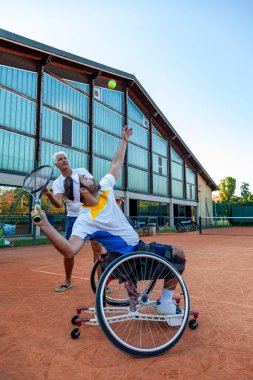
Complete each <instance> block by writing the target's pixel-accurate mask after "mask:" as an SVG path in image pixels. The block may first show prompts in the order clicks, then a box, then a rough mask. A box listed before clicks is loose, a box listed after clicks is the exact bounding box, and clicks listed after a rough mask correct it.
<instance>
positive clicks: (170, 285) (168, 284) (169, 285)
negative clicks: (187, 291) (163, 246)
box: [164, 246, 185, 290]
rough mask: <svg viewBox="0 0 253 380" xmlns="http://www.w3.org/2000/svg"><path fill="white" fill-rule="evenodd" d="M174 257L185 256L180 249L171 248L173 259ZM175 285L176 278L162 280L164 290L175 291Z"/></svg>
mask: <svg viewBox="0 0 253 380" xmlns="http://www.w3.org/2000/svg"><path fill="white" fill-rule="evenodd" d="M176 255H177V256H180V257H183V258H185V254H184V251H183V250H182V248H180V247H174V246H173V257H174V256H176ZM177 283H178V281H177V278H176V277H175V278H173V279H171V280H166V279H164V289H167V290H175V288H176V286H177Z"/></svg>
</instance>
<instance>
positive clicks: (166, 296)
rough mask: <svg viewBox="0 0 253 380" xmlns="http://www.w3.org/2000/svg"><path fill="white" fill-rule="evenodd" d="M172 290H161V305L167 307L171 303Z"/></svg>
mask: <svg viewBox="0 0 253 380" xmlns="http://www.w3.org/2000/svg"><path fill="white" fill-rule="evenodd" d="M173 293H174V290H168V289H163V291H162V296H161V298H160V300H159V301H160V303H161V305H168V304H169V303H172V302H173V299H172V296H173Z"/></svg>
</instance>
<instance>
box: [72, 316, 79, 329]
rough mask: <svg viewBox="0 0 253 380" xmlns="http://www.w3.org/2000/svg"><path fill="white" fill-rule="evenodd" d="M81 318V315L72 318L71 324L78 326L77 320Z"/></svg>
mask: <svg viewBox="0 0 253 380" xmlns="http://www.w3.org/2000/svg"><path fill="white" fill-rule="evenodd" d="M78 318H80V316H79V315H74V316H73V317H72V318H71V323H72V325H74V326H76V320H77V319H78Z"/></svg>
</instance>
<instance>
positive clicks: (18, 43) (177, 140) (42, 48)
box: [0, 28, 218, 191]
mask: <svg viewBox="0 0 253 380" xmlns="http://www.w3.org/2000/svg"><path fill="white" fill-rule="evenodd" d="M0 43H1V45H2V46H4V43H5V44H7V47H8V48H9V49H10V50H14V51H15V50H17V49H19V51H20V52H22V53H23V54H24V55H25V54H26V53H27V54H32V55H33V56H34V57H33V58H34V59H37V60H38V61H40V60H43V59H45V56H51V57H52V58H53V59H58V60H59V59H60V60H61V61H63V62H65V63H72V64H76V65H78V66H81V67H83V68H85V69H86V70H88V72H89V74H93V73H96V72H100V75H103V76H108V77H109V78H114V79H116V80H117V79H118V80H121V81H123V82H126V83H127V84H128V85H129V86H130V88H131V91H132V92H133V93H134V94H135V95H136V96H137V97H138V98H139V99H140V100H141V101H142V103H143V104H144V106H145V107H146V108H147V110H148V111H149V113H150V114H152V116H153V117H154V119H155V120H156V121H157V124H158V125H159V126H160V127H161V128H162V130H163V131H164V133H165V134H166V135H167V136H168V137H170V138H172V140H173V144H174V145H175V146H176V147H177V148H178V149H179V150H180V151H181V152H182V153H183V155H184V157H186V158H187V161H188V162H189V163H190V164H191V165H192V166H193V167H194V169H195V170H196V171H197V172H198V173H199V174H200V175H201V177H202V178H203V179H204V180H205V181H206V183H207V184H208V185H209V186H210V187H211V189H212V190H213V191H214V190H218V186H217V185H216V183H215V182H214V180H213V179H212V178H211V177H210V176H209V174H208V173H207V172H206V170H205V169H204V168H203V166H202V165H201V164H200V162H199V161H198V160H197V158H196V157H195V156H194V154H193V153H192V152H191V150H190V149H189V148H188V146H187V145H186V144H185V142H184V141H183V140H182V139H181V137H180V136H179V134H178V133H177V132H176V130H175V129H174V128H173V126H172V125H171V124H170V122H169V121H168V119H167V118H166V117H165V115H164V114H163V113H162V111H161V110H160V109H159V107H158V106H157V105H156V103H155V102H154V101H153V99H152V98H151V97H150V95H149V94H148V93H147V92H146V90H145V89H144V88H143V86H142V85H141V83H140V82H139V81H138V79H137V78H136V77H135V76H134V75H133V74H129V73H127V72H124V71H121V70H117V69H115V68H113V67H110V66H106V65H103V64H101V63H98V62H94V61H91V60H89V59H86V58H83V57H80V56H78V55H75V54H71V53H68V52H65V51H63V50H59V49H56V48H53V47H51V46H48V45H45V44H42V43H39V42H37V41H34V40H31V39H29V38H26V37H23V36H19V35H17V34H15V33H12V32H9V31H6V30H4V29H1V28H0ZM5 47H6V46H5ZM30 58H31V57H30ZM70 69H71V68H70Z"/></svg>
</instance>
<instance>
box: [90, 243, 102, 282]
mask: <svg viewBox="0 0 253 380" xmlns="http://www.w3.org/2000/svg"><path fill="white" fill-rule="evenodd" d="M90 243H91V248H92V250H93V259H94V263H95V262H96V261H97V260H98V259H99V257H100V256H101V254H102V251H103V248H102V245H101V244H100V243H98V242H97V241H95V240H91V241H90ZM97 274H98V280H99V279H100V277H101V274H102V270H101V268H100V265H99V266H98V268H97Z"/></svg>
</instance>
